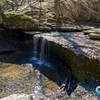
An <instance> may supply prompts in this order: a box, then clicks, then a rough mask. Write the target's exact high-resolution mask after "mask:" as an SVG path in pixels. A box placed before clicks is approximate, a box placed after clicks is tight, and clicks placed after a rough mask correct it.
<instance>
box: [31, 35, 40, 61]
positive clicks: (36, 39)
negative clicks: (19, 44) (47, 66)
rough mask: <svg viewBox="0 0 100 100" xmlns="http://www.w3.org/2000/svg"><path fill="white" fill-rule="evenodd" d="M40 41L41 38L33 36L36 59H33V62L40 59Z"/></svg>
mask: <svg viewBox="0 0 100 100" xmlns="http://www.w3.org/2000/svg"><path fill="white" fill-rule="evenodd" d="M38 41H39V38H38V37H36V36H33V44H34V46H33V47H34V48H33V56H34V57H32V60H37V58H38Z"/></svg>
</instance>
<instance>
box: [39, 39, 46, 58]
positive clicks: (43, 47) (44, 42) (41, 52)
mask: <svg viewBox="0 0 100 100" xmlns="http://www.w3.org/2000/svg"><path fill="white" fill-rule="evenodd" d="M45 45H46V40H45V39H44V38H42V42H41V48H40V60H43V59H44V55H45Z"/></svg>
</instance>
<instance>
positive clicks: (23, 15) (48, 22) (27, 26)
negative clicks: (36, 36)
mask: <svg viewBox="0 0 100 100" xmlns="http://www.w3.org/2000/svg"><path fill="white" fill-rule="evenodd" d="M41 5H42V7H40V3H36V4H35V5H32V3H31V4H28V3H27V4H25V5H24V6H22V7H19V8H18V9H17V11H14V10H11V9H9V10H7V11H5V12H4V15H3V22H4V26H5V27H7V28H9V29H22V30H37V29H40V30H43V29H45V30H50V29H51V27H52V26H53V25H54V26H55V21H56V20H55V18H54V17H55V12H54V11H55V10H54V3H49V2H42V3H41Z"/></svg>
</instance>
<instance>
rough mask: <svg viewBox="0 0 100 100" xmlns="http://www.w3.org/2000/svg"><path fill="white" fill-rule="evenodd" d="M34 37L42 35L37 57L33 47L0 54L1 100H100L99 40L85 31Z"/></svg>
mask: <svg viewBox="0 0 100 100" xmlns="http://www.w3.org/2000/svg"><path fill="white" fill-rule="evenodd" d="M34 37H37V38H38V42H36V43H38V44H37V50H38V54H37V56H36V55H34V53H36V52H34V51H33V50H31V51H30V50H26V51H25V50H24V51H21V50H16V52H14V53H6V54H5V53H3V54H2V55H0V98H1V100H11V99H12V100H99V99H100V98H99V97H98V96H96V92H95V88H96V86H98V85H99V76H100V74H99V73H100V72H99V67H100V62H99V61H100V59H99V58H100V55H99V51H100V46H99V45H100V42H99V41H97V40H90V39H89V37H88V36H87V35H84V34H83V33H82V32H76V33H75V32H71V33H62V32H50V33H41V34H38V35H35V36H34ZM42 47H44V49H43V48H42ZM48 51H49V52H48ZM41 53H42V55H41ZM48 53H49V55H48ZM45 56H46V57H45ZM47 57H49V60H48V58H47ZM48 61H49V63H48ZM7 96H8V97H7ZM3 97H5V98H3ZM2 98H3V99H2Z"/></svg>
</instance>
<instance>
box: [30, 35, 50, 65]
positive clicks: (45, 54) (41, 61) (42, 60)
mask: <svg viewBox="0 0 100 100" xmlns="http://www.w3.org/2000/svg"><path fill="white" fill-rule="evenodd" d="M40 40H41V42H40V43H39V41H40ZM33 44H34V49H33V57H32V58H31V60H32V61H33V62H34V61H35V62H34V63H35V64H37V65H40V66H41V65H45V66H48V67H49V66H50V64H49V63H48V61H49V60H48V59H49V42H48V41H46V39H45V38H44V37H43V36H41V37H39V36H33ZM38 47H40V52H39V51H38Z"/></svg>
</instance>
